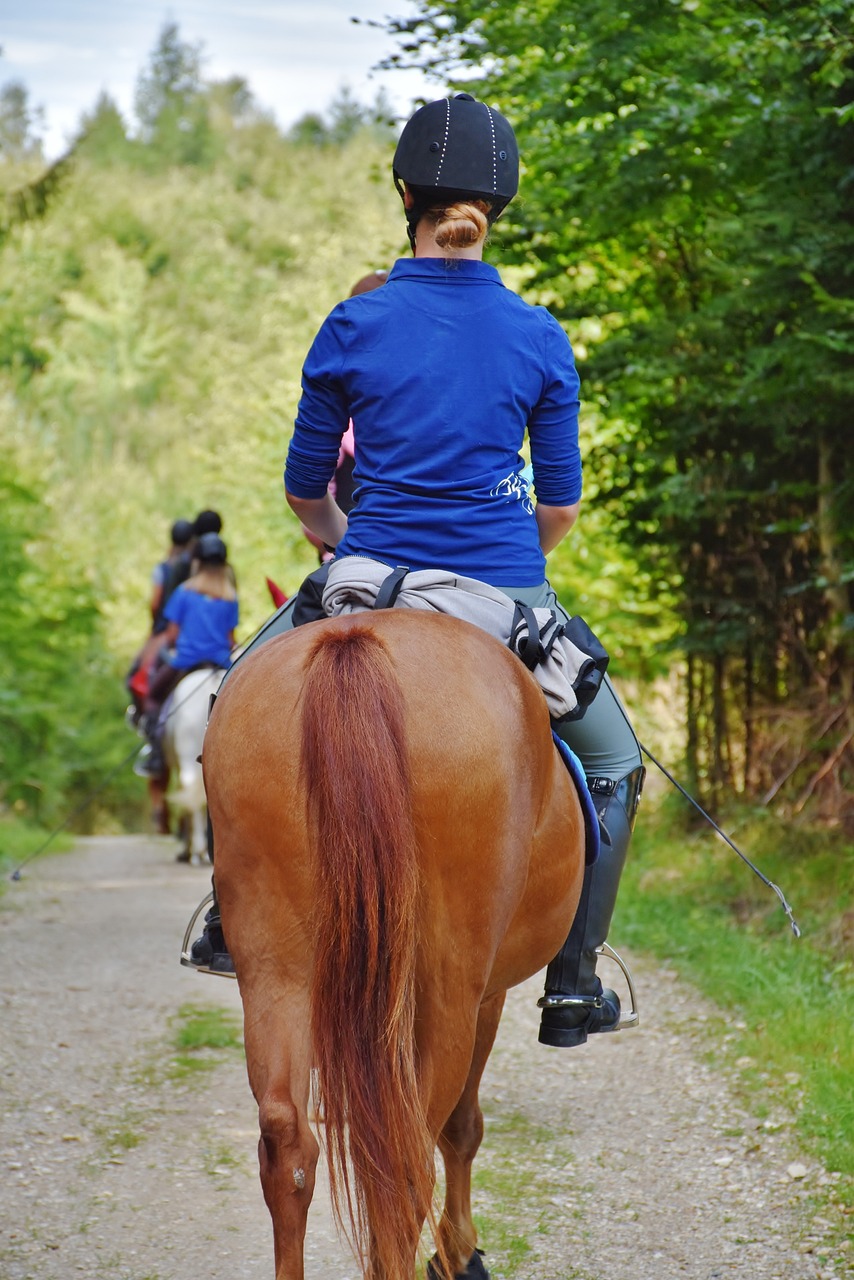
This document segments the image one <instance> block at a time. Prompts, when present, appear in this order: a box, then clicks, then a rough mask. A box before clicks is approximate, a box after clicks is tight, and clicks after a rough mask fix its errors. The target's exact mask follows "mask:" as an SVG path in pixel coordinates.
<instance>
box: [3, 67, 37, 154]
mask: <svg viewBox="0 0 854 1280" xmlns="http://www.w3.org/2000/svg"><path fill="white" fill-rule="evenodd" d="M41 126H42V112H41V110H40V109H39V108H38V107H36V108H33V107H31V106H30V101H29V94H28V92H27V88H26V86H25V85H23V84H21V83H20V82H19V81H17V80H9V81H7V82H6V84H4V85H2V86H0V161H3V162H5V163H8V162H9V161H10V160H11V161H15V160H26V159H34V158H35V159H39V158H40V157H41V142H40V140H39V137H38V131H39V129H40V128H41Z"/></svg>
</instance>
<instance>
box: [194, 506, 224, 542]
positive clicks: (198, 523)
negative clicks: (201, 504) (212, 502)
mask: <svg viewBox="0 0 854 1280" xmlns="http://www.w3.org/2000/svg"><path fill="white" fill-rule="evenodd" d="M221 529H222V516H221V515H220V514H219V512H218V511H200V512H199V514H198V515H197V516H196V518H195V520H194V521H193V532H194V533H195V535H196V537H197V538H200V537H201V536H202V534H203V533H219V532H220V531H221Z"/></svg>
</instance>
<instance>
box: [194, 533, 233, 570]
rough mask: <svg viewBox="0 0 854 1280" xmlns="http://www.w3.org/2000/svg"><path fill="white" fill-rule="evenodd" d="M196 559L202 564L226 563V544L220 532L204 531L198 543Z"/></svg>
mask: <svg viewBox="0 0 854 1280" xmlns="http://www.w3.org/2000/svg"><path fill="white" fill-rule="evenodd" d="M196 559H197V560H198V561H199V563H200V564H225V562H226V560H227V559H228V551H227V549H226V545H225V543H224V542H223V540H222V538H221V537H220V536H219V534H218V533H203V534H202V536H201V537H200V538H199V540H198V542H197V543H196Z"/></svg>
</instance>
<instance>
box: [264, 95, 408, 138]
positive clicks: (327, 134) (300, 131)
mask: <svg viewBox="0 0 854 1280" xmlns="http://www.w3.org/2000/svg"><path fill="white" fill-rule="evenodd" d="M362 132H366V133H368V134H369V135H370V136H372V137H373V138H375V139H376V140H377V141H379V142H389V141H391V140H392V139H393V138H394V137H395V136H396V129H395V117H394V109H393V107H392V105H391V102H390V101H389V98H388V95H387V94H386V92H385V90H384V89H380V90H379V92H378V93H377V96H376V98H375V99H374V101H373V103H371V104H369V105H367V106H365V105H364V104H363V103H361V102H359V101H358V99H357V98H356V97H354V95H353V91H352V89H350V87H349V86H348V85H346V84H345V85H342V87H341V88H340V89H339V91H338V93H337V94H336V95H335V97H334V98H333V99H332V101H331V102H330V104H329V107H328V109H327V112H326V116H325V117H324V116H323V115H320V114H319V113H318V112H316V111H309V112H307V113H306V115H304V116H301V117H300V119H299V120H297V122H296V124H295V125H293V126H292V128H291V129H290V131H289V133H288V138H289V139H290V141H291V142H296V143H298V144H300V145H301V146H311V147H322V146H336V147H340V146H342V145H343V144H344V143H347V142H350V141H352V139H353V138H355V137H356V136H357V135H358V134H360V133H362Z"/></svg>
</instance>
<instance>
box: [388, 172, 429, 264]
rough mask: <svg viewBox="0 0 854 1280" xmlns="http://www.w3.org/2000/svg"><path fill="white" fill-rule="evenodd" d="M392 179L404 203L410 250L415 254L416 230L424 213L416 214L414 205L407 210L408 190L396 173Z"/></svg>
mask: <svg viewBox="0 0 854 1280" xmlns="http://www.w3.org/2000/svg"><path fill="white" fill-rule="evenodd" d="M392 177H393V178H394V185H395V187H397V194H398V195H399V196H400V198H401V200H402V202H403V212H404V214H405V216H406V234H407V236H408V237H409V244H410V248H411V249H412V252H413V253H415V229H416V227H417V226H418V223H419V221H420V219H421V212H423V211H420V212H416V206H415V205H413V206H412V208H411V209H407V207H406V189H405V188H404V185H403V183H402V182H401V181H400V178H398V176H397V174H396V173H393V174H392Z"/></svg>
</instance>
